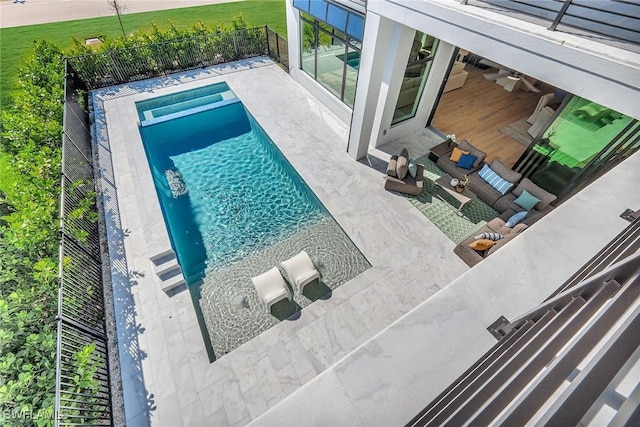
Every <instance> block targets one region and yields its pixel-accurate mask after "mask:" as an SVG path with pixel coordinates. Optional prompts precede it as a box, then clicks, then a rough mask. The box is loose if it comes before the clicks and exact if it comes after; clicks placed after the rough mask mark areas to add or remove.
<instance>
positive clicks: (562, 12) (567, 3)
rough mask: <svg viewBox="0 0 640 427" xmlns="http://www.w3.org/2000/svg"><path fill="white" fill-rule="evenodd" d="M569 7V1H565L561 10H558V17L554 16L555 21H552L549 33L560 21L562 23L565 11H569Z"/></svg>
mask: <svg viewBox="0 0 640 427" xmlns="http://www.w3.org/2000/svg"><path fill="white" fill-rule="evenodd" d="M569 6H571V0H565V2H564V4H563V5H562V8H561V9H560V12H558V16H556V19H554V20H553V23H552V24H551V26H550V27H549V29H550V30H551V31H555V30H556V27H557V26H558V24H559V23H560V21H562V18H563V17H564V14H565V13H567V9H569Z"/></svg>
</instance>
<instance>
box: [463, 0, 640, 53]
mask: <svg viewBox="0 0 640 427" xmlns="http://www.w3.org/2000/svg"><path fill="white" fill-rule="evenodd" d="M478 1H479V2H482V3H488V4H491V5H494V6H498V7H500V8H502V9H506V10H510V11H514V12H518V13H523V14H526V15H530V16H534V17H536V18H541V19H544V20H546V21H548V22H550V25H549V30H551V31H556V30H561V29H563V27H564V29H568V28H575V29H578V30H581V31H586V32H588V33H593V34H597V35H598V36H599V37H601V38H604V39H610V40H615V41H621V42H626V43H633V44H640V3H638V2H635V1H628V0H609V1H601V0H547V1H540V0H478ZM463 4H470V3H468V0H463ZM478 5H479V4H478Z"/></svg>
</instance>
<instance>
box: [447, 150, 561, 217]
mask: <svg viewBox="0 0 640 427" xmlns="http://www.w3.org/2000/svg"><path fill="white" fill-rule="evenodd" d="M458 148H460V149H461V150H463V151H468V152H469V153H470V154H471V155H474V156H476V157H477V160H476V161H475V162H474V163H473V166H472V168H471V169H463V168H460V167H458V166H456V162H454V161H452V160H450V158H449V157H450V155H451V152H449V153H447V154H445V155H443V156H440V157H439V158H438V162H437V163H436V164H437V166H438V167H439V168H440V169H442V170H443V171H444V172H446V173H448V174H449V175H450V176H452V177H453V178H458V179H462V178H464V176H465V175H467V177H468V178H469V189H470V190H471V191H472V192H473V193H474V194H475V195H476V196H478V198H479V199H480V200H482V201H483V202H485V203H486V204H487V205H489V206H491V207H492V208H493V209H495V210H496V211H498V212H499V213H500V214H504V215H501V216H502V217H506V218H508V217H510V216H511V215H513V214H514V213H516V212H522V211H524V210H525V209H524V208H523V207H521V206H520V205H518V204H516V203H514V201H515V200H516V198H517V197H518V196H520V195H521V194H522V191H523V190H527V191H528V192H529V193H530V194H531V195H533V196H535V197H536V198H538V199H539V200H540V201H539V202H538V203H536V205H535V206H534V207H533V209H531V211H530V212H531V213H530V215H531V214H537V213H540V212H544V213H547V212H548V211H550V210H551V209H552V207H551V202H553V201H554V200H555V199H556V196H555V195H553V194H551V193H549V192H547V191H545V190H543V189H542V188H540V187H538V186H537V185H535V184H534V183H533V182H531V180H529V179H528V178H524V179H522V175H521V174H520V173H518V172H516V171H514V170H512V169H510V168H509V167H508V166H506V165H505V164H504V163H502V161H501V160H500V159H498V158H495V159H493V160H492V161H491V163H490V164H489V167H490V168H491V169H492V170H493V171H494V172H496V173H497V174H498V175H500V176H501V177H502V178H504V179H505V180H507V181H509V182H512V183H514V185H513V187H511V189H509V190H508V191H507V192H506V193H505V194H504V195H503V194H502V193H500V192H499V191H498V190H496V189H495V188H494V187H493V186H491V184H489V183H488V182H486V181H485V180H484V179H482V178H481V177H480V175H479V171H480V170H481V169H482V167H483V166H484V164H485V163H484V159H485V157H486V153H484V152H483V151H481V150H479V149H477V148H476V147H474V146H473V145H471V144H470V143H469V142H468V141H467V140H462V141H461V142H460V144H459V145H458ZM452 151H453V148H452Z"/></svg>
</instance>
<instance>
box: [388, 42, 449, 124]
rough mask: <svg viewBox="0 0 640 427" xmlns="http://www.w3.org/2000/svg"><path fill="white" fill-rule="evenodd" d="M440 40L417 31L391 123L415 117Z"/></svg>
mask: <svg viewBox="0 0 640 427" xmlns="http://www.w3.org/2000/svg"><path fill="white" fill-rule="evenodd" d="M437 46H438V40H437V39H434V38H433V37H431V36H429V35H427V34H424V33H421V32H420V31H416V34H415V37H414V39H413V44H412V46H411V52H410V53H409V59H408V61H407V68H406V69H405V72H404V77H403V79H402V85H401V86H400V93H399V94H398V100H397V102H396V109H395V111H394V113H393V120H392V121H391V124H396V123H399V122H401V121H403V120H407V119H410V118H412V117H415V115H416V111H417V109H418V102H419V101H420V97H421V96H422V91H423V90H424V86H425V83H426V81H427V76H428V75H429V70H430V68H431V63H432V59H433V55H434V53H435V50H436V48H437Z"/></svg>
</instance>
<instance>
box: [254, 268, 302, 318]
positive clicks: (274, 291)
mask: <svg viewBox="0 0 640 427" xmlns="http://www.w3.org/2000/svg"><path fill="white" fill-rule="evenodd" d="M251 283H253V287H254V288H256V292H258V296H259V297H260V300H262V302H263V304H264V306H265V308H266V310H267V313H270V312H271V306H272V305H273V304H275V303H277V302H278V301H281V300H283V299H285V298H288V299H289V301H291V298H292V295H291V291H290V290H289V287H288V286H287V283H286V282H285V281H284V279H283V278H282V274H280V270H278V267H273V268H272V269H271V270H269V271H266V272H264V273H262V274H260V275H259V276H256V277H252V278H251Z"/></svg>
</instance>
